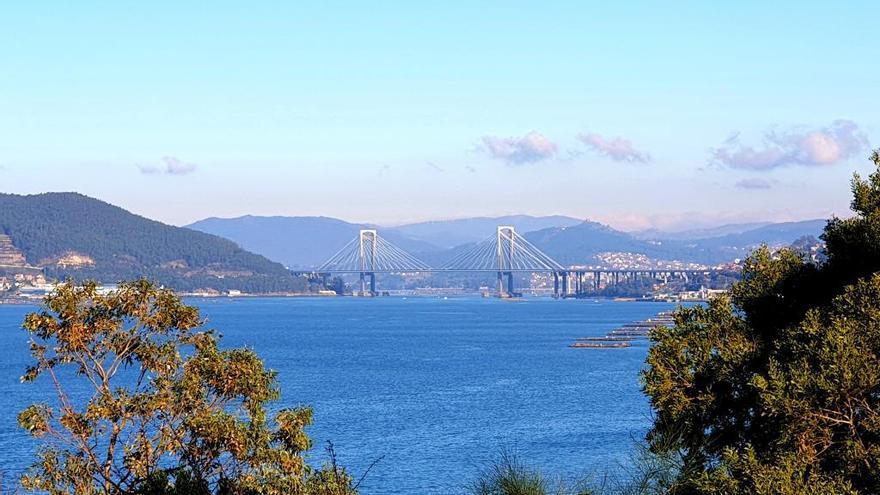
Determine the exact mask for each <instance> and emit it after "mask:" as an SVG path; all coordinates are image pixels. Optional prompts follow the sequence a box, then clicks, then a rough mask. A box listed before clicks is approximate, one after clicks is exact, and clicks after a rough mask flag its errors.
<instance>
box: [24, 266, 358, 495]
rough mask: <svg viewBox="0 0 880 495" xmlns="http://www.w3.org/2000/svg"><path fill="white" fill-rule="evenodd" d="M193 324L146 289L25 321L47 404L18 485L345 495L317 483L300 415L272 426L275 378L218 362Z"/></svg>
mask: <svg viewBox="0 0 880 495" xmlns="http://www.w3.org/2000/svg"><path fill="white" fill-rule="evenodd" d="M201 325H202V320H201V319H200V316H199V313H198V311H197V310H196V309H195V308H193V307H191V306H187V305H185V304H183V303H182V302H181V300H180V299H179V298H178V297H177V296H176V295H174V294H173V293H172V292H171V291H169V290H166V289H160V288H156V287H155V286H153V285H152V284H150V283H149V282H146V281H138V282H133V283H124V284H121V285H120V286H119V288H118V290H115V291H113V292H110V293H109V294H102V293H100V292H99V291H98V288H97V287H96V286H95V284H89V283H87V284H85V285H82V286H76V285H74V284H72V283H67V284H64V285H62V286H60V287H59V288H58V289H56V290H55V292H53V293H52V294H51V295H50V296H48V297H47V298H46V301H45V307H44V308H43V310H42V311H40V312H37V313H33V314H30V315H28V316H27V317H26V319H25V322H24V328H25V329H26V330H27V331H28V332H29V333H30V335H31V353H32V355H33V357H34V359H35V361H36V363H35V364H34V365H33V366H32V367H31V368H29V369H28V370H27V372H26V373H25V375H24V377H23V380H24V381H27V382H31V381H34V380H38V379H39V380H48V381H49V382H50V383H51V385H52V387H53V388H54V390H55V392H56V395H57V397H56V399H57V404H55V405H54V406H50V405H49V404H35V405H32V406H31V407H29V408H27V409H26V410H24V411H22V412H21V414H20V415H19V424H20V425H21V427H22V428H24V429H26V430H27V431H28V432H30V434H31V435H33V436H34V437H37V438H40V439H43V440H44V442H43V446H42V449H41V451H40V453H39V459H38V462H37V463H36V464H35V465H34V466H33V468H32V469H31V471H30V472H29V473H28V474H26V475H25V476H24V477H23V478H22V484H23V486H24V487H25V488H26V489H29V490H35V491H41V492H47V493H49V494H52V495H54V494H77V495H88V494H114V495H122V494H143V495H160V494H212V493H222V494H230V495H233V494H241V495H251V494H254V495H256V494H279V495H280V494H320V495H349V494H352V493H354V489H353V488H352V483H351V479H350V477H349V476H348V475H347V474H346V473H345V472H344V470H341V469H338V468H336V466H335V464H334V465H333V466H327V467H325V468H324V469H322V470H319V471H316V470H313V469H312V468H310V467H309V466H308V465H307V464H306V462H305V461H304V459H303V454H304V452H305V451H307V450H308V449H309V447H310V440H309V438H308V436H307V435H306V433H305V432H304V430H303V429H304V427H306V426H307V425H309V424H310V423H311V421H312V413H311V411H310V410H309V409H307V408H298V409H286V410H282V411H280V412H278V413H277V414H275V415H274V418H273V419H271V420H270V418H269V414H268V413H267V411H266V406H267V404H268V403H269V402H271V401H274V400H277V399H278V397H279V391H278V387H277V384H276V381H275V373H274V372H272V371H269V370H266V369H265V367H264V366H263V363H262V361H260V359H259V358H258V357H257V355H256V354H255V353H254V352H253V351H251V350H248V349H232V350H221V349H220V348H219V347H218V337H217V336H216V335H214V334H213V333H212V332H210V331H203V330H201Z"/></svg>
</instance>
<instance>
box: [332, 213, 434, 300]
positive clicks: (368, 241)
mask: <svg viewBox="0 0 880 495" xmlns="http://www.w3.org/2000/svg"><path fill="white" fill-rule="evenodd" d="M429 270H431V268H430V267H429V266H428V265H427V264H425V263H424V262H422V261H421V260H419V259H417V258H416V257H414V256H413V255H411V254H409V253H407V252H406V251H404V250H402V249H400V248H399V247H397V246H395V245H394V244H391V243H390V242H388V241H387V240H385V239H384V238H383V237H382V236H381V235H379V232H378V231H376V229H360V231H359V232H358V235H357V237H355V238H354V239H352V240H350V241H349V242H348V243H347V244H346V245H345V246H343V247H342V249H340V250H339V251H337V252H336V254H334V255H333V256H331V257H330V259H328V260H327V261H325V262H324V264H322V265H321V266H320V267H318V269H317V270H316V271H317V273H322V274H332V273H338V274H357V275H358V277H359V280H360V290H359V291H357V294H358V295H362V296H368V295H371V296H375V295H377V294H378V292H377V290H376V274H377V273H415V272H424V271H429Z"/></svg>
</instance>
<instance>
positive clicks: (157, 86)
mask: <svg viewBox="0 0 880 495" xmlns="http://www.w3.org/2000/svg"><path fill="white" fill-rule="evenodd" d="M770 3H771V2H746V1H744V2H730V3H728V4H724V5H722V4H720V2H676V3H674V4H670V3H662V4H661V3H660V2H552V1H551V2H547V1H544V2H516V1H503V2H436V3H432V4H431V5H426V4H425V3H424V2H372V3H367V2H357V3H356V2H332V1H322V2H305V1H303V2H216V1H215V2H161V1H153V2H140V3H133V2H85V1H84V2H61V1H58V2H51V1H44V2H14V3H13V2H7V3H4V5H3V6H0V33H2V34H0V40H2V43H0V61H2V63H0V191H3V192H13V193H35V192H42V191H69V190H74V191H78V192H82V193H84V194H88V195H91V196H95V197H98V198H101V199H104V200H106V201H110V202H112V203H115V204H118V205H120V206H123V207H125V208H128V209H130V210H132V211H135V212H137V213H140V214H144V215H146V216H149V217H152V218H156V219H159V220H162V221H166V222H169V223H173V224H185V223H188V222H191V221H194V220H197V219H199V218H202V217H206V216H237V215H243V214H261V215H272V214H278V215H327V216H336V217H340V218H344V219H348V220H353V221H364V222H375V223H389V224H393V223H402V222H408V221H415V220H425V219H441V218H457V217H464V216H472V215H499V214H508V213H530V214H536V215H543V214H557V213H558V214H566V215H572V216H576V217H585V218H586V217H589V218H591V219H596V220H600V221H605V222H608V223H610V224H612V225H614V226H617V227H620V228H626V229H635V228H644V227H661V228H670V229H676V228H685V227H687V226H691V225H693V226H702V225H707V224H717V223H725V222H735V221H752V220H759V219H769V220H792V219H801V218H814V217H822V216H828V215H830V214H832V213H833V214H837V215H846V214H847V212H848V202H849V191H848V188H847V184H848V180H849V177H850V176H851V174H852V172H853V171H857V170H858V171H861V172H863V173H864V172H868V171H870V167H869V164H868V161H867V159H866V157H867V155H868V152H869V149H870V146H871V145H872V144H874V145H875V146H876V145H878V144H880V90H878V88H880V65H878V64H877V54H878V53H880V34H878V32H877V29H876V19H878V18H880V5H878V4H877V3H876V2H838V3H834V4H831V3H829V2H803V1H800V2H772V5H766V4H770Z"/></svg>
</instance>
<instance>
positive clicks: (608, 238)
mask: <svg viewBox="0 0 880 495" xmlns="http://www.w3.org/2000/svg"><path fill="white" fill-rule="evenodd" d="M498 225H512V226H514V227H515V228H516V230H517V232H518V233H520V234H521V235H523V236H524V237H525V238H526V239H528V240H529V241H530V242H531V243H533V244H534V245H535V246H537V247H538V248H539V249H541V250H542V251H544V252H546V253H547V254H548V255H550V256H551V257H553V258H554V259H556V260H557V261H559V262H560V263H562V264H566V265H569V264H592V265H595V264H597V258H596V256H597V255H598V254H600V253H606V252H629V253H638V254H643V255H646V256H648V257H650V258H653V259H656V260H678V261H684V262H700V263H718V262H724V261H730V260H732V259H734V258H742V257H743V256H745V255H746V254H747V253H748V252H749V251H750V250H752V249H753V248H754V247H756V246H757V245H759V244H761V243H767V244H770V245H788V244H791V243H792V242H793V241H795V240H796V239H798V238H800V237H803V236H818V235H819V234H820V233H821V231H822V228H823V227H824V225H825V221H824V220H807V221H803V222H787V223H761V224H757V225H756V224H743V225H728V226H723V227H719V228H716V229H703V230H699V231H691V232H678V233H674V234H665V233H663V232H640V233H627V232H621V231H619V230H615V229H613V228H611V227H609V226H607V225H603V224H600V223H597V222H591V221H581V220H577V219H574V218H571V217H564V216H547V217H532V216H527V215H515V216H505V217H495V218H492V217H482V218H467V219H459V220H447V221H436V222H423V223H416V224H411V225H402V226H395V227H391V228H382V227H375V226H370V225H361V224H356V223H350V222H345V221H343V220H338V219H335V218H327V217H255V216H245V217H240V218H231V219H220V218H208V219H205V220H202V221H199V222H196V223H194V224H192V225H190V226H188V227H186V228H184V227H174V226H170V225H166V224H163V223H160V222H156V221H153V220H150V219H147V218H144V217H141V216H138V215H134V214H132V213H129V212H127V211H125V210H123V209H122V208H119V207H116V206H113V205H110V204H108V203H105V202H102V201H99V200H97V199H93V198H89V197H86V196H83V195H81V194H76V193H47V194H38V195H30V196H20V195H14V194H0V235H4V236H8V238H7V237H4V238H3V242H4V243H5V244H4V246H5V247H4V250H5V251H4V253H5V257H4V258H3V259H5V260H12V261H7V262H6V263H7V264H8V263H21V264H22V269H31V268H27V267H26V266H25V265H30V266H37V267H40V268H41V269H42V270H43V271H44V272H45V273H46V275H48V276H49V277H51V278H56V279H63V278H66V277H74V278H76V279H79V280H83V279H86V278H92V279H96V280H99V281H102V282H105V283H112V282H117V281H119V280H123V279H133V278H138V277H148V278H151V279H154V280H156V281H158V282H159V283H161V284H164V285H167V286H170V287H173V288H175V289H179V290H194V289H202V288H206V289H217V290H229V289H238V290H242V291H245V292H291V291H298V290H304V289H305V287H304V285H305V282H304V281H303V279H301V278H298V277H295V276H293V275H291V273H290V272H289V271H288V270H285V266H287V267H290V268H292V269H313V268H315V267H317V266H318V265H320V264H321V263H322V262H323V261H324V260H325V259H327V258H328V257H330V256H331V255H332V254H333V253H335V252H336V251H337V250H339V249H340V248H342V247H343V246H344V245H345V244H346V243H347V242H349V241H350V240H352V239H354V238H355V237H356V236H357V233H358V230H360V229H362V228H365V227H371V228H378V229H379V231H380V235H382V236H383V237H384V238H385V239H387V240H388V241H390V242H391V243H393V244H395V245H397V246H398V247H400V248H402V249H404V250H406V251H408V252H410V253H412V254H414V255H416V256H418V257H420V258H422V259H423V260H424V261H426V262H429V263H431V264H439V263H441V262H442V261H443V260H444V259H448V258H449V257H450V256H452V255H454V254H455V253H458V252H461V251H462V250H464V249H467V246H468V245H469V244H473V243H475V242H479V241H481V240H483V239H485V238H487V237H490V236H492V235H494V233H495V230H496V227H497V226H498ZM22 259H24V260H25V262H24V263H22V262H21V260H22ZM16 260H18V261H16ZM13 268H14V267H13ZM4 269H8V267H6V268H4Z"/></svg>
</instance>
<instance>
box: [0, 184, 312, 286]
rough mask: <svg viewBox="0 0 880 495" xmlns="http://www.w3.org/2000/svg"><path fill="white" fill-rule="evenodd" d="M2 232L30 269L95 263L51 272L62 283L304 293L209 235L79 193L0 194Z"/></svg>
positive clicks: (278, 271)
mask: <svg viewBox="0 0 880 495" xmlns="http://www.w3.org/2000/svg"><path fill="white" fill-rule="evenodd" d="M0 233H5V234H7V235H9V236H10V237H11V238H12V242H13V244H14V245H15V246H16V247H17V248H19V249H20V250H21V251H22V252H23V253H24V255H25V257H26V258H27V260H28V262H29V263H30V264H32V265H38V264H43V263H44V262H46V261H49V260H52V259H56V258H58V257H59V256H61V255H64V254H65V253H67V252H70V251H74V252H77V253H81V254H84V255H87V256H89V257H91V258H92V259H93V260H94V261H95V265H94V266H93V267H81V268H72V267H69V268H62V267H54V266H53V267H48V268H47V269H46V272H47V275H49V276H50V277H54V278H57V279H59V280H64V279H66V278H68V277H74V278H77V279H80V280H85V279H90V280H99V281H101V282H104V283H115V282H117V281H119V280H133V279H135V278H139V277H146V278H149V279H151V280H155V281H157V282H158V283H161V284H162V285H165V286H168V287H173V288H175V289H178V290H194V289H199V288H214V289H219V290H227V289H238V290H242V291H245V292H276V291H278V292H280V291H296V290H303V289H305V287H306V282H305V280H303V279H300V278H297V277H294V276H293V275H291V274H290V273H289V272H288V271H287V270H286V269H285V268H284V267H283V266H282V265H280V264H278V263H274V262H272V261H269V260H268V259H266V258H264V257H262V256H259V255H256V254H253V253H250V252H248V251H245V250H244V249H242V248H240V247H239V246H237V245H236V244H235V243H233V242H231V241H228V240H226V239H222V238H220V237H216V236H213V235H210V234H205V233H202V232H197V231H194V230H190V229H185V228H179V227H173V226H170V225H165V224H163V223H160V222H156V221H153V220H149V219H146V218H143V217H140V216H137V215H133V214H131V213H129V212H127V211H125V210H123V209H122V208H118V207H115V206H112V205H109V204H107V203H104V202H101V201H98V200H95V199H91V198H88V197H85V196H82V195H79V194H74V193H50V194H40V195H35V196H18V195H13V194H0Z"/></svg>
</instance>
